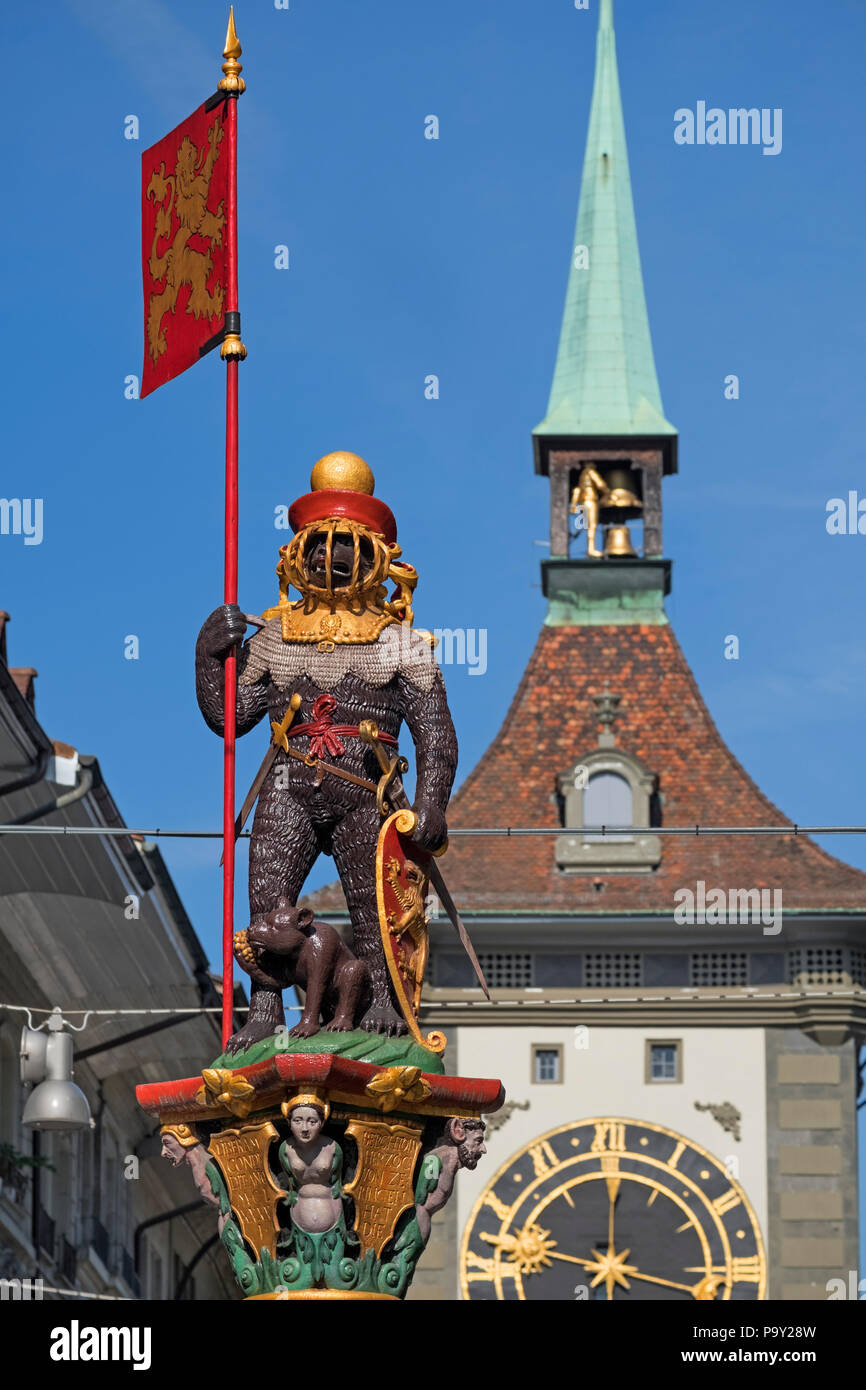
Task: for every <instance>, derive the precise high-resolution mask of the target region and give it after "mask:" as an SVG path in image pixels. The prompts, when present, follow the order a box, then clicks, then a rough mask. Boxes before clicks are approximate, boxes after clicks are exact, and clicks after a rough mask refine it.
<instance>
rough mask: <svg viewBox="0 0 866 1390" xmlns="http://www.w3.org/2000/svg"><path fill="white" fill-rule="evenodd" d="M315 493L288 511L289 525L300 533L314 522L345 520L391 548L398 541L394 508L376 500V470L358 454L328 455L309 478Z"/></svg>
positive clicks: (298, 501) (306, 496)
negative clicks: (330, 519)
mask: <svg viewBox="0 0 866 1390" xmlns="http://www.w3.org/2000/svg"><path fill="white" fill-rule="evenodd" d="M310 487H311V488H312V492H306V493H304V495H303V497H299V498H298V500H297V501H296V502H293V503H292V505H291V507H290V508H289V525H290V526H291V528H292V530H293V531H294V532H295V533H297V532H298V531H302V530H303V529H304V527H305V526H309V524H310V522H311V521H325V520H326V519H327V518H329V517H345V518H346V520H347V521H357V522H360V524H361V525H362V526H367V527H369V529H370V530H371V531H376V532H378V533H379V534H380V535H382V536H384V537H385V541H386V543H387V544H388V545H394V544H395V543H396V541H397V523H396V521H395V520H394V514H393V512H392V511H391V508H390V507H388V506H386V505H385V503H384V502H382V501H380V500H379V498H378V497H374V496H373V488H374V487H375V479H374V477H373V470H372V469H371V468H370V466H369V464H367V463H365V462H364V460H363V459H362V458H359V456H358V455H357V454H349V453H345V452H343V451H342V450H340V451H338V452H337V453H334V454H325V456H324V458H320V459H319V462H318V463H317V464H316V465H315V466H314V468H313V471H312V473H311V474H310Z"/></svg>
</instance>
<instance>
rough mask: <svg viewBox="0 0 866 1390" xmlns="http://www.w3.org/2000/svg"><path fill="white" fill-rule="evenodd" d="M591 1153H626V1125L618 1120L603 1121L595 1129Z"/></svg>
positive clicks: (590, 1147) (590, 1148)
mask: <svg viewBox="0 0 866 1390" xmlns="http://www.w3.org/2000/svg"><path fill="white" fill-rule="evenodd" d="M589 1151H590V1153H593V1154H602V1153H625V1125H624V1124H621V1123H620V1122H619V1121H618V1120H615V1121H608V1120H602V1121H601V1122H600V1123H599V1124H597V1125H596V1127H595V1138H594V1139H593V1141H592V1143H591V1144H590V1146H589Z"/></svg>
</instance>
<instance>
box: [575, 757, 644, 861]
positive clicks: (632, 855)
mask: <svg viewBox="0 0 866 1390" xmlns="http://www.w3.org/2000/svg"><path fill="white" fill-rule="evenodd" d="M557 787H558V790H559V795H560V797H561V799H562V802H561V804H562V824H563V834H562V835H559V836H557V838H556V841H555V849H554V853H555V856H556V865H557V868H558V869H559V870H560V871H561V872H562V873H566V874H586V873H591V874H603V873H605V872H606V871H607V872H610V873H622V874H627V873H638V874H640V873H651V872H652V870H653V869H655V868H656V867H657V865H658V864H659V861H660V860H661V841H660V839H659V837H658V836H657V835H653V833H652V829H651V826H650V812H651V804H650V799H651V797H652V794H653V792H654V791H655V787H656V777H655V773H654V772H653V771H652V769H651V768H648V767H646V766H645V765H644V764H643V763H642V762H641V761H640V759H639V758H636V757H635V756H634V754H632V753H629V752H627V751H626V750H625V749H623V748H616V747H612V746H604V747H601V748H594V749H593V750H592V752H590V753H586V754H584V755H583V757H580V758H578V759H577V761H576V762H574V763H573V764H572V765H571V767H569V768H566V769H565V770H564V771H563V772H561V773H560V774H559V776H558V778H557ZM602 825H603V826H609V825H630V826H631V827H632V830H633V833H632V834H631V835H624V834H619V835H612V834H610V832H607V833H605V834H604V835H601V834H600V833H599V827H600V826H602Z"/></svg>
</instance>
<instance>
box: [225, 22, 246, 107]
mask: <svg viewBox="0 0 866 1390" xmlns="http://www.w3.org/2000/svg"><path fill="white" fill-rule="evenodd" d="M242 52H243V49H242V48H241V45H240V40H239V39H238V34H237V30H236V29H235V7H234V5H230V6H229V27H228V29H227V30H226V46H225V48H224V49H223V57H224V58H225V62H224V63H223V72H224V73H225V77H224V78H223V80H222V81H221V82H220V83H219V90H220V91H221V92H234V93H235V95H236V96H240V94H241V92H244V91H246V86H247V84H246V82H245V81H244V79H243V78H242V77H241V69H242V67H243V64H242V63H239V62H238V58H239V57H240V56H241V53H242Z"/></svg>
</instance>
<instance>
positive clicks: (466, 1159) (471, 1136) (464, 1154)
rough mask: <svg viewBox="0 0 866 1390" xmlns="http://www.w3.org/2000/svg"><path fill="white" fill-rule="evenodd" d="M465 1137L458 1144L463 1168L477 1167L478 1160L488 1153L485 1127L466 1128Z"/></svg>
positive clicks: (458, 1154) (458, 1155) (458, 1152)
mask: <svg viewBox="0 0 866 1390" xmlns="http://www.w3.org/2000/svg"><path fill="white" fill-rule="evenodd" d="M462 1133H463V1138H462V1140H460V1142H459V1143H458V1145H457V1157H458V1158H459V1160H460V1167H461V1168H470V1169H471V1168H477V1167H478V1160H479V1159H480V1158H481V1157H482V1155H483V1154H486V1153H487V1149H486V1147H485V1144H484V1130H483V1129H465V1130H463V1131H462Z"/></svg>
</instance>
